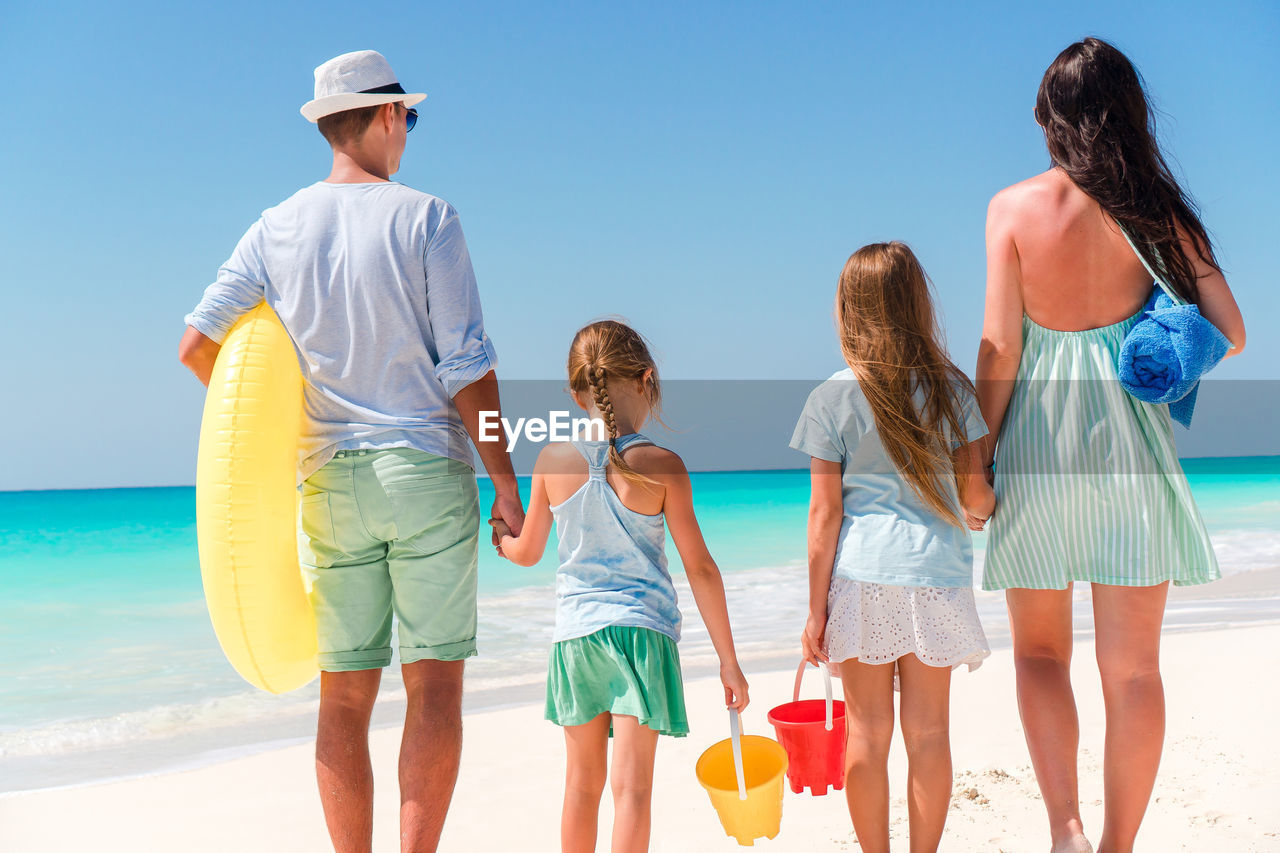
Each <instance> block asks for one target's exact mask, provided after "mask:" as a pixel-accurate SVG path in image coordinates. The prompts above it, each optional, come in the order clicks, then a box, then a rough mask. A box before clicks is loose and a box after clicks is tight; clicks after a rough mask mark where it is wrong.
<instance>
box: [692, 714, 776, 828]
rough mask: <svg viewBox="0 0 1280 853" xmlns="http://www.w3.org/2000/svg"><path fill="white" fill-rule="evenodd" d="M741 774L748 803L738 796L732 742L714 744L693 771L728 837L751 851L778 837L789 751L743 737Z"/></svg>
mask: <svg viewBox="0 0 1280 853" xmlns="http://www.w3.org/2000/svg"><path fill="white" fill-rule="evenodd" d="M742 771H743V773H742V775H743V779H744V780H745V783H746V791H747V798H746V799H745V800H743V799H740V798H739V796H738V777H737V774H736V773H735V772H734V769H733V740H732V738H726V739H725V740H722V741H720V742H719V743H716V744H713V745H712V746H711V747H710V748H709V749H708V750H707V751H706V752H704V753H702V757H701V758H699V759H698V763H697V765H695V767H694V772H695V773H696V774H697V776H698V782H700V783H701V784H702V787H704V788H706V789H707V794H709V795H710V797H711V805H713V806H715V809H716V814H718V815H719V816H720V823H721V825H723V826H724V831H725V833H726V834H727V835H731V836H733V837H734V838H735V839H737V841H738V843H739V844H741V845H742V846H744V847H751V846H753V845H754V844H755V840H756V839H757V838H762V837H763V838H773V837H774V836H776V835H777V834H778V829H779V827H780V826H781V824H782V780H783V777H784V776H786V773H787V751H786V750H785V749H783V748H782V746H781V745H780V744H779V743H778V742H777V741H775V740H771V739H770V738H767V737H760V736H759V735H743V736H742Z"/></svg>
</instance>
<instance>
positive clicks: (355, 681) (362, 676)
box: [316, 669, 382, 853]
mask: <svg viewBox="0 0 1280 853" xmlns="http://www.w3.org/2000/svg"><path fill="white" fill-rule="evenodd" d="M381 680H382V670H381V669H362V670H356V671H354V672H322V673H320V719H319V722H318V723H317V725H316V781H317V782H318V783H319V785H320V803H321V805H322V806H323V807H324V821H325V825H326V826H328V828H329V837H330V839H332V841H333V849H334V850H335V851H336V853H369V851H370V850H371V849H372V847H373V766H372V765H371V764H370V763H369V716H370V714H372V713H373V703H374V700H375V699H377V697H378V683H379V682H380V681H381Z"/></svg>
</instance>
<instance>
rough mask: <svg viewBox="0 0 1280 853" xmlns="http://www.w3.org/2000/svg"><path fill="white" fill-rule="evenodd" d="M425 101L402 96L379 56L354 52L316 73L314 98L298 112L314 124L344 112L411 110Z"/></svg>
mask: <svg viewBox="0 0 1280 853" xmlns="http://www.w3.org/2000/svg"><path fill="white" fill-rule="evenodd" d="M426 97H427V96H426V95H424V94H422V93H421V92H417V93H413V94H409V93H407V92H405V90H404V88H403V87H402V86H401V85H400V83H399V82H398V81H397V80H396V75H395V72H394V71H392V70H391V65H390V64H389V63H388V62H387V60H386V59H384V58H383V56H382V54H380V53H378V52H377V51H376V50H357V51H354V52H353V53H344V54H342V55H341V56H335V57H334V58H333V59H330V60H329V61H328V62H326V63H324V64H323V65H321V66H320V67H319V68H317V69H316V96H315V98H314V99H313V100H310V101H307V102H306V103H305V104H303V105H302V109H301V110H300V112H301V113H302V116H303V118H305V119H306V120H307V121H309V122H311V123H312V124H315V122H316V121H318V120H319V119H322V118H324V117H325V116H327V115H333V114H334V113H340V112H342V111H343V110H354V109H357V108H359V107H372V106H376V105H377V104H390V103H392V102H394V101H400V102H402V103H403V104H404V105H405V106H406V107H411V106H413V105H414V104H416V103H418V102H420V101H422V100H423V99H424V98H426Z"/></svg>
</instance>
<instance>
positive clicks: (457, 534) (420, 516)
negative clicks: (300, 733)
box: [299, 448, 480, 672]
mask: <svg viewBox="0 0 1280 853" xmlns="http://www.w3.org/2000/svg"><path fill="white" fill-rule="evenodd" d="M300 527H301V535H300V536H299V556H300V560H301V563H302V571H303V574H304V576H305V578H306V581H307V589H308V595H309V597H310V599H311V605H312V608H313V609H314V610H315V614H316V633H317V635H318V638H319V647H320V669H322V670H325V671H328V672H341V671H346V670H356V669H377V668H379V667H384V666H386V665H387V664H389V663H390V662H391V614H392V612H393V611H394V612H395V616H396V619H397V621H398V623H399V637H400V662H401V663H402V664H405V663H413V662H415V661H420V660H462V659H463V658H467V657H470V656H471V655H474V654H475V653H476V560H477V558H478V556H479V542H480V537H479V529H480V504H479V493H478V491H477V488H476V477H475V472H474V471H472V470H471V468H470V467H469V466H468V465H466V464H465V463H462V462H459V461H457V460H455V459H448V458H445V457H443V456H433V455H432V454H430V453H425V452H423V451H421V450H413V449H410V448H393V449H390V450H340V451H338V453H337V455H336V456H335V457H334V458H333V460H332V461H330V462H329V463H328V464H326V465H325V466H324V467H323V468H321V469H320V470H319V471H317V472H316V473H314V474H312V475H311V476H310V477H308V478H307V480H306V482H304V483H303V484H302V511H301V521H300Z"/></svg>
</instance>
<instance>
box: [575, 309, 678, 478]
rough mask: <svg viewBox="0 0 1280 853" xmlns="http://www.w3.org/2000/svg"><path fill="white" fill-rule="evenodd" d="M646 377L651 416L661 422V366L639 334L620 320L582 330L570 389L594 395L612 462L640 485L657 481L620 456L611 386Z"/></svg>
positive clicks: (580, 330) (577, 340)
mask: <svg viewBox="0 0 1280 853" xmlns="http://www.w3.org/2000/svg"><path fill="white" fill-rule="evenodd" d="M646 373H649V380H648V381H647V382H645V386H644V394H645V399H646V401H647V402H648V404H649V413H650V416H651V417H653V418H655V419H659V412H660V409H661V406H662V391H661V389H660V388H659V386H658V365H657V364H656V363H655V362H654V360H653V356H652V355H650V354H649V347H648V346H647V345H646V344H645V341H644V338H643V337H641V336H640V333H639V332H637V331H636V330H635V329H633V328H631V327H630V326H628V325H627V324H626V323H620V322H618V321H617V320H597V321H596V322H594V323H591V324H589V325H586V326H583V327H582V328H581V329H579V330H578V333H577V334H576V335H574V336H573V343H572V344H570V345H569V389H570V390H571V391H573V392H574V393H575V394H590V395H591V400H592V402H593V403H595V407H596V410H597V411H598V412H599V413H600V417H601V418H603V419H604V425H605V430H606V431H607V432H608V434H609V461H610V462H611V463H612V464H613V465H614V467H615V468H617V469H618V473H619V474H621V475H622V476H623V477H626V478H627V479H628V480H631V481H633V482H637V483H653V482H654V481H653V480H651V479H649V478H648V477H646V476H644V475H643V474H641V473H640V472H638V471H636V470H635V469H633V468H632V467H631V466H630V465H628V464H627V463H626V462H625V461H624V460H623V458H622V454H621V453H619V452H618V448H617V440H618V425H617V423H616V422H615V421H614V417H613V401H612V400H610V399H609V383H610V382H611V381H617V382H633V381H636V380H643V379H644V376H645V374H646Z"/></svg>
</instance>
